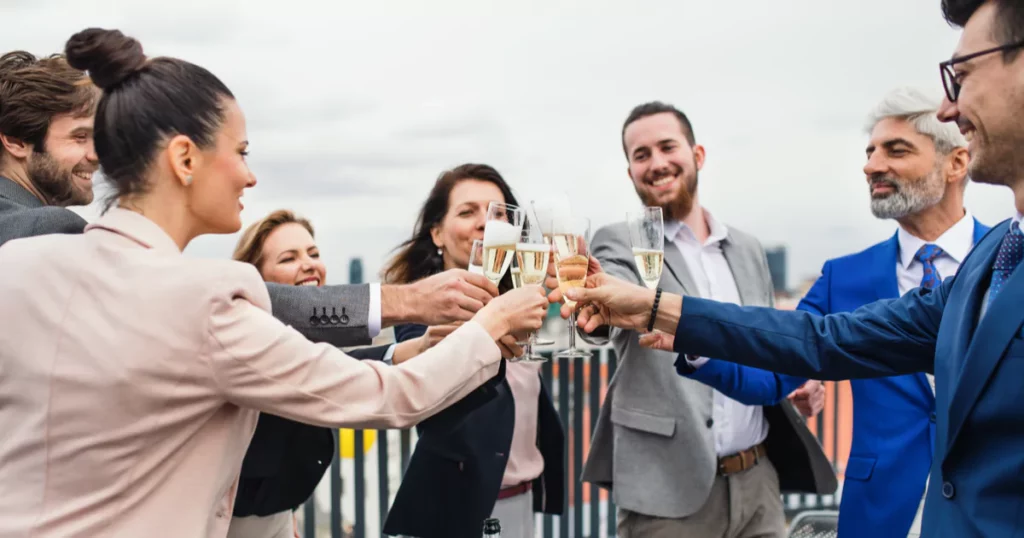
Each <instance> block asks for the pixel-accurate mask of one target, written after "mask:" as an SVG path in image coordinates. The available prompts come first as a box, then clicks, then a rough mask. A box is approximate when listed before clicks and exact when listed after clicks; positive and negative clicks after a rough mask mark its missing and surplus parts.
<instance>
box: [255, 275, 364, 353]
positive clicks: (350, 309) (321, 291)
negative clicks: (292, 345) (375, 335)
mask: <svg viewBox="0 0 1024 538" xmlns="http://www.w3.org/2000/svg"><path fill="white" fill-rule="evenodd" d="M266 286H267V291H268V292H269V293H270V303H271V311H272V312H273V313H274V317H276V318H277V319H279V320H281V321H282V322H283V323H284V324H285V325H290V326H292V327H293V328H294V329H295V330H297V331H299V332H300V333H301V334H302V335H303V336H305V337H306V338H307V339H309V340H312V341H313V342H324V343H327V344H331V345H333V346H335V347H349V346H364V345H367V344H369V343H370V342H371V338H370V332H369V328H368V325H369V318H370V285H369V284H358V285H347V286H320V287H317V286H288V285H282V284H274V283H267V284H266Z"/></svg>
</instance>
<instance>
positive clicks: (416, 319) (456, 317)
mask: <svg viewBox="0 0 1024 538" xmlns="http://www.w3.org/2000/svg"><path fill="white" fill-rule="evenodd" d="M497 296H498V288H497V287H496V286H495V285H494V284H492V283H491V281H490V280H487V278H485V277H484V276H483V275H477V274H473V273H470V272H469V271H465V270H462V269H449V270H448V271H444V272H441V273H438V274H436V275H433V276H430V277H427V278H424V279H422V280H419V281H417V282H414V283H412V284H408V285H405V286H384V287H382V288H381V303H382V306H381V308H382V314H383V316H382V317H383V318H384V319H385V321H386V322H394V321H402V322H411V323H419V324H421V325H428V326H434V325H445V324H448V323H452V322H455V321H467V320H469V319H471V318H472V317H473V316H474V315H475V314H476V313H477V312H479V311H480V309H481V308H483V307H484V305H486V304H487V303H489V302H490V301H491V300H492V299H493V298H494V297H497ZM385 324H387V323H385Z"/></svg>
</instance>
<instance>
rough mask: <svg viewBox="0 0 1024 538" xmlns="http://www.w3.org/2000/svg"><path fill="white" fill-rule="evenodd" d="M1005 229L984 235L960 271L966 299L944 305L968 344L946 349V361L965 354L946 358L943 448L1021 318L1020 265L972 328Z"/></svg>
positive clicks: (1023, 274)
mask: <svg viewBox="0 0 1024 538" xmlns="http://www.w3.org/2000/svg"><path fill="white" fill-rule="evenodd" d="M1007 229H1008V226H1007V225H1005V224H1003V225H1000V226H998V227H997V229H996V232H995V234H996V236H997V237H994V238H992V240H991V241H988V244H987V245H984V246H983V247H982V246H979V247H978V248H979V251H978V252H977V253H976V254H977V256H976V257H975V259H977V263H972V264H971V265H972V267H971V268H970V269H968V271H967V273H966V274H964V275H963V276H964V277H966V281H965V282H964V286H963V289H964V290H965V292H966V293H965V295H966V297H965V303H966V304H963V305H957V304H955V303H954V304H952V305H951V304H949V303H947V308H949V309H950V310H952V313H953V315H954V316H955V317H954V319H953V321H954V324H953V325H952V326H953V327H955V328H956V330H958V331H960V333H961V334H960V336H961V338H959V339H958V341H960V342H965V343H966V342H969V344H967V346H966V347H967V349H966V350H960V349H951V350H948V353H949V357H950V361H954V360H955V359H956V358H957V357H963V359H962V360H961V361H960V362H959V363H956V362H950V363H948V364H947V365H946V366H947V368H948V369H947V370H946V372H945V373H946V374H947V375H948V376H949V379H950V383H951V389H952V397H951V398H950V400H949V429H948V431H947V438H946V441H947V444H946V447H947V451H946V454H949V448H951V447H952V445H953V441H954V440H955V439H956V437H957V435H958V434H959V433H960V429H961V428H962V427H963V424H964V421H965V420H966V419H967V416H968V415H970V413H971V411H972V410H973V408H974V404H975V403H976V402H977V401H978V397H979V396H980V395H981V391H982V389H983V388H984V387H985V385H986V384H987V382H988V379H989V377H991V376H992V372H993V371H995V369H996V367H997V366H998V365H999V361H1000V359H1001V358H1002V356H1003V352H1004V351H1006V347H1007V346H1008V345H1009V343H1010V339H1011V338H1012V337H1013V335H1014V334H1015V333H1016V332H1017V330H1018V329H1019V328H1020V326H1021V323H1022V322H1024V308H1020V305H1021V304H1024V271H1020V270H1017V271H1014V272H1013V275H1011V276H1010V279H1009V280H1007V282H1006V284H1005V285H1004V286H1003V289H1002V291H1001V292H1000V293H999V295H997V296H996V298H995V300H994V301H993V302H992V304H991V306H990V307H989V309H988V311H987V312H986V313H985V316H984V317H983V318H982V319H981V320H980V321H979V322H978V323H977V329H976V330H974V334H973V335H971V334H970V331H971V330H972V329H973V328H974V326H975V318H976V317H977V316H978V314H979V312H980V308H981V301H982V298H983V297H984V295H985V291H986V289H987V287H988V283H989V282H990V280H991V272H992V271H991V268H992V262H993V261H994V259H995V256H996V253H997V252H998V251H999V246H1000V243H1001V242H1002V237H1003V235H1004V234H1005V232H1006V230H1007ZM955 289H956V288H954V290H955ZM951 293H952V292H951Z"/></svg>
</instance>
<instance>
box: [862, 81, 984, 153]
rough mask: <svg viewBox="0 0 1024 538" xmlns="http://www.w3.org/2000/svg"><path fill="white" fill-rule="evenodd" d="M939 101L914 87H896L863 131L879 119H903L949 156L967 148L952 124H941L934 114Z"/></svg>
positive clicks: (939, 150) (874, 111) (965, 142)
mask: <svg viewBox="0 0 1024 538" xmlns="http://www.w3.org/2000/svg"><path fill="white" fill-rule="evenodd" d="M940 103H941V100H940V99H938V98H937V97H933V96H930V95H928V94H927V93H926V92H924V91H922V90H920V89H917V88H898V89H896V90H893V91H891V92H889V93H888V94H886V96H885V97H884V98H883V99H882V101H881V102H880V103H878V105H877V106H876V107H875V109H874V110H873V111H872V112H871V114H870V115H869V116H868V123H867V126H866V130H867V132H868V133H870V132H871V131H872V130H874V128H875V126H876V125H878V122H880V121H882V120H884V119H887V118H899V119H902V120H906V121H907V122H909V123H910V124H911V125H913V126H914V129H915V130H916V131H917V132H918V133H920V134H922V135H924V136H927V137H928V138H931V139H932V142H934V143H935V150H936V151H938V152H939V153H941V154H943V155H948V154H949V153H950V152H951V151H953V150H954V149H956V148H961V147H967V140H966V139H964V135H962V134H960V129H959V128H958V127H957V126H956V124H955V123H951V122H950V123H943V122H941V121H939V119H938V118H937V117H936V115H935V114H936V112H938V110H939V104H940Z"/></svg>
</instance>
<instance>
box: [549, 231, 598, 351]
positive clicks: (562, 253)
mask: <svg viewBox="0 0 1024 538" xmlns="http://www.w3.org/2000/svg"><path fill="white" fill-rule="evenodd" d="M550 229H551V231H552V234H551V242H552V244H553V245H554V252H555V274H556V275H557V276H558V288H559V289H560V290H562V293H563V294H564V293H565V292H566V291H567V290H569V289H572V288H582V287H583V286H584V285H585V284H586V282H587V267H588V266H589V265H590V219H588V218H585V217H570V216H568V215H557V216H555V218H554V219H553V220H552V223H551V228H550ZM564 300H565V304H566V305H568V306H569V308H571V309H572V314H571V315H570V316H569V349H566V350H564V351H560V352H558V353H556V354H555V356H556V357H558V358H563V357H564V358H570V359H572V358H578V357H583V358H586V357H589V356H590V355H591V353H590V352H589V351H587V350H585V349H579V348H577V347H576V301H571V300H569V298H568V297H566V298H565V299H564Z"/></svg>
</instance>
